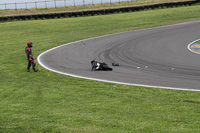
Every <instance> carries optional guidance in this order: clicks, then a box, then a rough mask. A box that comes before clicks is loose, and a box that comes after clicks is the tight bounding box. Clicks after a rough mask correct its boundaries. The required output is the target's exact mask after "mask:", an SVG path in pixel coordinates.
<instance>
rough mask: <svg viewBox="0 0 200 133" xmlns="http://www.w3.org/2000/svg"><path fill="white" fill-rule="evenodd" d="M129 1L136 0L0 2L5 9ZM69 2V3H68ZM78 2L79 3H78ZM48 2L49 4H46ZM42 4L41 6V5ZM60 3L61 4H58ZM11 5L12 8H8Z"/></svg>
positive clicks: (0, 7)
mask: <svg viewBox="0 0 200 133" xmlns="http://www.w3.org/2000/svg"><path fill="white" fill-rule="evenodd" d="M123 1H126V2H130V1H137V0H79V2H77V1H76V0H71V1H69V0H45V1H36V2H23V3H5V4H0V9H1V10H7V9H15V10H18V9H30V8H33V9H38V8H50V7H54V8H57V7H67V6H77V5H83V6H84V5H94V4H96V3H98V4H104V3H110V4H112V3H115V2H119V3H121V2H123ZM69 3H70V5H69ZM78 3H79V4H78ZM48 4H50V5H51V6H48ZM41 5H42V7H41ZM59 5H61V6H59ZM9 7H12V8H9Z"/></svg>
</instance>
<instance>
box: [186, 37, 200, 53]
mask: <svg viewBox="0 0 200 133" xmlns="http://www.w3.org/2000/svg"><path fill="white" fill-rule="evenodd" d="M198 41H200V39H197V40H195V41H193V42H191V43H190V44H188V49H189V50H190V51H191V52H193V53H195V54H200V53H199V52H196V51H194V50H192V49H191V48H190V47H191V45H192V44H193V43H195V42H198Z"/></svg>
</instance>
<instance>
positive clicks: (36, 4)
mask: <svg viewBox="0 0 200 133" xmlns="http://www.w3.org/2000/svg"><path fill="white" fill-rule="evenodd" d="M35 9H36V10H37V2H35Z"/></svg>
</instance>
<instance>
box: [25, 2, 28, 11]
mask: <svg viewBox="0 0 200 133" xmlns="http://www.w3.org/2000/svg"><path fill="white" fill-rule="evenodd" d="M25 5H26V10H27V9H28V8H27V2H25Z"/></svg>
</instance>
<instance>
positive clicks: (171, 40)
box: [38, 21, 200, 91]
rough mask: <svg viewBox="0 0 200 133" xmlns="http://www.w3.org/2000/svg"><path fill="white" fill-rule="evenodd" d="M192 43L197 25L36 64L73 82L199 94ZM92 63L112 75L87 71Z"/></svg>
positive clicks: (67, 48) (199, 67) (129, 37)
mask: <svg viewBox="0 0 200 133" xmlns="http://www.w3.org/2000/svg"><path fill="white" fill-rule="evenodd" d="M198 39H200V21H192V22H186V23H181V24H175V25H169V26H162V27H156V28H148V29H143V30H136V31H131V32H125V33H119V34H113V35H107V36H101V37H96V38H90V39H86V40H81V41H77V42H73V43H68V44H64V45H62V46H59V47H56V48H53V49H50V50H48V51H46V52H44V53H42V54H40V55H39V57H38V63H39V64H40V65H41V66H42V67H44V68H46V69H48V70H51V71H54V72H57V73H60V74H65V75H69V76H74V77H79V78H86V79H91V80H99V81H104V82H114V83H120V84H128V85H137V86H147V87H155V88H166V89H177V90H191V91H200V55H199V54H196V53H193V52H191V51H190V50H188V45H189V44H190V43H191V42H193V41H195V40H198ZM93 59H96V60H101V61H104V62H106V63H107V64H108V65H109V66H111V67H112V68H113V71H91V64H90V62H91V60H93ZM113 62H114V63H119V64H120V65H121V66H112V65H111V64H112V63H113Z"/></svg>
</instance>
